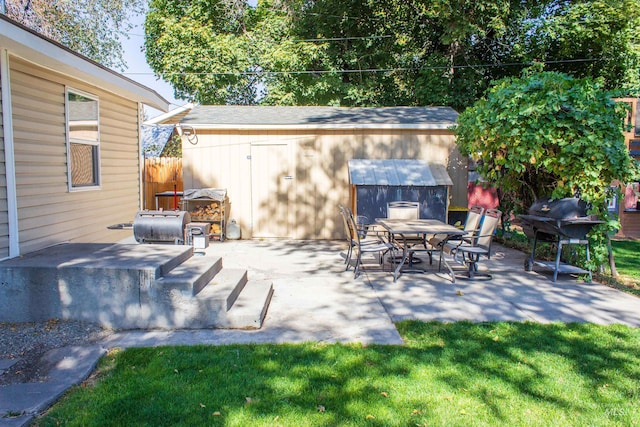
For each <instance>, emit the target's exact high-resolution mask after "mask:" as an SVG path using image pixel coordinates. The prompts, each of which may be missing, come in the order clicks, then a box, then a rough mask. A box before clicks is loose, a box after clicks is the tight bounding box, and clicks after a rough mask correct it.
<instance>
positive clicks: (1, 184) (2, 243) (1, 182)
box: [0, 76, 9, 259]
mask: <svg viewBox="0 0 640 427" xmlns="http://www.w3.org/2000/svg"><path fill="white" fill-rule="evenodd" d="M1 78H2V76H0V79H1ZM2 83H3V82H2V81H0V87H2ZM2 114H3V108H2V97H0V259H1V258H6V257H8V256H9V215H8V205H7V175H6V171H7V169H6V166H5V152H4V124H3V120H2Z"/></svg>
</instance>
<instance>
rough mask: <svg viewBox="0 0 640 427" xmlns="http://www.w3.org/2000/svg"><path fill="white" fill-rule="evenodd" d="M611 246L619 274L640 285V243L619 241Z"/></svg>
mask: <svg viewBox="0 0 640 427" xmlns="http://www.w3.org/2000/svg"><path fill="white" fill-rule="evenodd" d="M611 245H612V246H613V256H614V258H615V260H616V269H617V270H618V273H619V274H622V275H624V276H626V277H628V278H630V279H632V280H633V281H634V282H635V283H637V284H640V241H636V240H617V241H613V242H611Z"/></svg>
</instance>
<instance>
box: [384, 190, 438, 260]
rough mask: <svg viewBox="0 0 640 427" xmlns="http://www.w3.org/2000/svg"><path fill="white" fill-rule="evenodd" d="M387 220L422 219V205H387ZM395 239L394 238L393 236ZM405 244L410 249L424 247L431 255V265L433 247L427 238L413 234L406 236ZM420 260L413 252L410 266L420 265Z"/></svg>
mask: <svg viewBox="0 0 640 427" xmlns="http://www.w3.org/2000/svg"><path fill="white" fill-rule="evenodd" d="M387 218H389V219H420V203H419V202H406V201H397V202H389V203H387ZM391 239H393V236H391ZM404 242H405V243H406V244H407V246H409V247H414V246H416V245H422V246H424V248H425V251H426V252H427V254H428V255H429V263H431V262H432V261H433V258H432V254H431V250H430V249H431V247H430V246H429V244H428V243H427V236H425V235H422V234H412V235H407V236H404ZM419 262H420V260H419V259H417V258H415V259H414V257H413V252H411V254H410V256H409V265H411V264H414V263H419Z"/></svg>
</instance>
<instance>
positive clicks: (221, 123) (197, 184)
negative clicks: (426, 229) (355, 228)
mask: <svg viewBox="0 0 640 427" xmlns="http://www.w3.org/2000/svg"><path fill="white" fill-rule="evenodd" d="M457 117H458V113H457V112H455V111H454V110H453V109H451V108H448V107H381V108H347V107H311V106H305V107H283V106H278V107H264V106H212V105H201V106H196V107H194V108H193V110H191V112H190V113H189V114H187V115H186V116H185V117H184V118H183V119H182V120H181V121H180V123H179V125H178V130H179V132H182V133H183V135H185V136H184V137H183V143H182V153H183V175H184V177H183V178H184V188H185V189H187V188H211V187H213V188H226V189H227V194H228V196H229V201H230V205H231V208H230V212H228V213H227V215H226V216H227V218H228V219H229V218H233V219H235V220H236V221H237V222H238V223H239V224H240V227H241V229H242V236H243V238H296V239H334V238H340V237H341V236H342V233H343V227H342V221H341V219H340V217H339V215H338V209H337V206H338V204H349V203H351V205H352V207H354V205H355V194H353V192H352V189H351V185H350V176H349V166H348V164H349V161H350V160H353V159H361V160H362V161H364V160H367V159H375V160H396V159H404V160H407V159H410V160H417V161H420V162H422V163H421V164H428V165H429V166H431V165H433V166H434V167H433V168H432V171H437V174H438V175H437V178H438V179H441V178H443V177H442V175H441V174H440V171H444V175H446V176H447V178H446V179H447V180H448V182H447V184H448V185H449V186H450V187H449V188H450V189H451V191H450V193H449V195H450V197H449V199H450V200H444V201H443V203H444V204H445V209H446V206H447V205H448V204H449V203H453V204H455V205H466V201H467V200H466V197H467V160H466V158H465V157H463V156H461V155H460V154H459V152H458V150H457V148H456V143H455V136H454V133H453V130H452V128H453V126H455V124H456V120H457ZM187 136H188V137H187ZM363 164H364V163H363ZM372 167H377V166H375V165H374V166H372ZM449 177H450V178H449ZM400 178H402V175H400ZM404 178H407V177H406V176H405V177H404ZM404 178H402V179H404ZM432 178H434V179H435V178H436V177H435V176H432ZM350 201H351V202H350Z"/></svg>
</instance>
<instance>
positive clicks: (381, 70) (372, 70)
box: [122, 58, 610, 76]
mask: <svg viewBox="0 0 640 427" xmlns="http://www.w3.org/2000/svg"><path fill="white" fill-rule="evenodd" d="M608 59H610V58H590V59H563V60H557V61H530V62H510V63H503V64H477V65H476V64H474V65H453V66H449V65H442V66H429V67H405V68H365V69H361V70H300V71H226V72H218V71H210V72H202V73H193V72H181V71H176V72H172V73H167V74H166V75H175V74H178V75H185V76H187V75H188V76H256V75H261V76H264V75H268V76H272V75H276V76H277V75H283V74H295V75H300V74H316V75H317V74H352V73H390V72H406V71H427V70H451V69H454V70H461V69H466V68H499V67H522V66H530V65H533V64H535V63H542V64H548V65H552V64H572V63H581V62H599V61H606V60H608ZM122 74H124V75H138V76H139V75H154V73H122Z"/></svg>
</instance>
